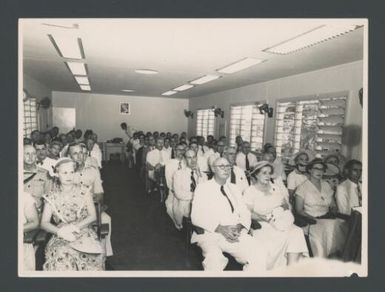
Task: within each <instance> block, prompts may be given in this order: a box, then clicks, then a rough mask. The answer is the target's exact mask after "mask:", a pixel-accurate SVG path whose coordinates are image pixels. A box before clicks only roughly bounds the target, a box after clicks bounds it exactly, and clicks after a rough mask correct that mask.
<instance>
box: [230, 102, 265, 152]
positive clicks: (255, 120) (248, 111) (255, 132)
mask: <svg viewBox="0 0 385 292" xmlns="http://www.w3.org/2000/svg"><path fill="white" fill-rule="evenodd" d="M264 125H265V115H264V114H261V113H260V112H259V109H258V107H257V105H256V104H250V105H234V106H231V109H230V145H231V146H236V143H235V138H236V136H238V135H239V136H241V137H242V140H243V141H249V142H250V146H251V148H252V149H261V148H262V146H263V134H264Z"/></svg>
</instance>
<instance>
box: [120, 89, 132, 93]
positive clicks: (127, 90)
mask: <svg viewBox="0 0 385 292" xmlns="http://www.w3.org/2000/svg"><path fill="white" fill-rule="evenodd" d="M122 91H123V92H134V91H135V90H133V89H122Z"/></svg>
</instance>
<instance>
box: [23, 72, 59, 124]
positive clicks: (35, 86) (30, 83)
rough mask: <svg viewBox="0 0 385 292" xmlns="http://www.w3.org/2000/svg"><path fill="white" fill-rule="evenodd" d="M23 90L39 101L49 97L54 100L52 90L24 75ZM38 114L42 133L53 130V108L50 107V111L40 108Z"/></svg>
mask: <svg viewBox="0 0 385 292" xmlns="http://www.w3.org/2000/svg"><path fill="white" fill-rule="evenodd" d="M23 88H24V89H26V90H27V91H28V93H29V94H30V95H31V96H32V97H36V98H37V100H40V99H42V98H44V97H49V98H50V99H52V96H51V89H49V88H48V87H47V86H45V85H44V84H43V83H41V82H39V81H37V80H36V79H34V78H32V77H31V76H29V75H27V74H24V75H23ZM38 114H39V118H38V120H39V125H38V126H39V129H40V130H41V131H45V130H47V129H49V128H51V127H52V107H49V108H48V109H44V108H42V107H40V108H39V113H38Z"/></svg>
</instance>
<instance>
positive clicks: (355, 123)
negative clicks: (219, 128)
mask: <svg viewBox="0 0 385 292" xmlns="http://www.w3.org/2000/svg"><path fill="white" fill-rule="evenodd" d="M362 87H363V62H362V61H357V62H353V63H347V64H343V65H339V66H334V67H329V68H325V69H322V70H317V71H311V72H307V73H303V74H298V75H293V76H289V77H285V78H280V79H276V80H271V81H268V82H263V83H256V84H252V85H248V86H244V87H240V88H236V89H231V90H226V91H222V92H216V93H213V94H209V95H205V96H200V97H193V98H191V99H190V100H189V109H190V110H191V111H193V112H194V113H195V114H194V117H196V111H197V109H202V108H210V107H212V106H214V105H215V106H217V107H220V108H221V109H222V110H224V112H225V117H224V121H225V122H226V124H227V135H228V133H229V125H230V118H229V113H230V105H232V104H237V103H247V102H251V103H254V102H256V101H261V102H262V101H266V102H267V103H268V104H269V105H270V106H272V107H273V108H274V116H273V117H272V118H267V119H266V123H265V134H264V142H265V143H266V142H274V129H275V122H274V121H275V109H276V102H277V100H279V99H281V98H290V97H300V96H308V95H315V94H326V93H333V92H342V91H346V92H348V102H347V109H346V117H345V129H344V139H343V142H344V144H345V146H344V147H343V149H342V152H343V154H345V155H346V156H347V157H348V158H357V159H361V151H362V138H361V137H362V108H361V105H360V104H359V99H358V91H359V89H360V88H362ZM216 122H217V124H218V123H220V122H223V120H222V119H221V118H220V117H219V118H217V120H216ZM188 134H189V135H195V134H196V119H195V118H194V119H189V126H188Z"/></svg>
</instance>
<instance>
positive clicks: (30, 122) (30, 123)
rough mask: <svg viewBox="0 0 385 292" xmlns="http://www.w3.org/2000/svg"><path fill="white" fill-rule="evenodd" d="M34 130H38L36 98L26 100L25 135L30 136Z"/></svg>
mask: <svg viewBox="0 0 385 292" xmlns="http://www.w3.org/2000/svg"><path fill="white" fill-rule="evenodd" d="M33 130H37V109H36V98H32V97H30V98H28V99H27V100H26V101H24V137H29V136H30V134H31V132H32V131H33Z"/></svg>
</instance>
